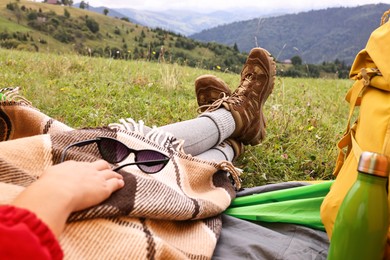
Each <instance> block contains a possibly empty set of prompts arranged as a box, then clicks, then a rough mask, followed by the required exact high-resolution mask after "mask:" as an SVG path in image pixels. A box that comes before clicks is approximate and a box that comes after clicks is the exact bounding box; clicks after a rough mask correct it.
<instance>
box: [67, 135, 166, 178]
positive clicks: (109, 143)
mask: <svg viewBox="0 0 390 260" xmlns="http://www.w3.org/2000/svg"><path fill="white" fill-rule="evenodd" d="M92 143H96V144H97V146H98V149H99V152H100V155H101V156H102V158H103V159H104V160H106V161H107V162H109V163H119V162H121V161H123V160H124V159H125V158H126V157H127V156H129V155H130V154H131V153H133V154H134V162H132V163H127V164H123V165H119V166H116V167H114V168H113V169H112V170H113V171H118V170H120V169H122V168H123V167H126V166H129V165H137V167H138V168H139V169H140V170H141V171H143V172H145V173H156V172H159V171H161V170H162V169H163V168H164V167H165V165H166V164H167V163H168V161H169V157H167V156H166V155H164V154H162V153H160V152H158V151H155V150H135V149H131V148H130V147H128V146H127V145H125V144H124V143H122V142H120V141H118V140H116V139H114V138H110V137H97V138H95V139H90V140H85V141H81V142H77V143H73V144H70V145H68V146H66V147H65V148H64V150H63V151H62V155H61V161H60V162H63V161H65V157H66V153H67V151H68V150H69V149H70V148H72V147H74V146H77V147H82V146H85V145H89V144H92Z"/></svg>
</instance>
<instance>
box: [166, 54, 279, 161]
mask: <svg viewBox="0 0 390 260" xmlns="http://www.w3.org/2000/svg"><path fill="white" fill-rule="evenodd" d="M275 73H276V72H275V63H274V61H273V60H272V58H271V57H270V54H269V53H268V52H267V51H266V50H264V49H261V48H255V49H253V50H252V51H251V53H250V54H249V56H248V59H247V61H246V63H245V65H244V67H243V70H242V72H241V82H240V85H239V86H238V88H237V89H236V90H235V91H234V93H233V94H232V95H231V96H227V94H226V93H228V91H226V93H225V92H224V91H222V92H223V94H224V95H221V96H220V98H219V99H217V100H215V92H213V90H215V91H221V89H224V86H221V85H220V87H213V86H212V85H211V86H210V87H207V86H206V87H204V88H203V87H202V88H198V89H196V94H197V99H198V104H199V97H200V96H202V98H204V96H203V94H206V99H207V98H209V102H207V100H206V101H205V102H206V104H207V103H209V104H210V103H212V104H210V107H209V108H208V109H206V110H205V112H204V113H202V114H201V115H200V116H199V117H198V118H195V119H192V120H188V121H183V122H179V123H175V124H171V125H166V126H163V127H160V128H159V129H161V130H163V131H165V132H169V133H171V134H173V136H175V137H176V138H177V139H182V140H184V141H185V142H184V147H183V148H184V151H185V152H186V153H189V154H191V155H193V156H201V157H203V158H204V157H206V158H207V159H211V157H207V154H209V153H210V152H213V151H214V152H215V151H222V150H223V149H217V147H215V146H217V145H218V144H220V143H221V142H222V141H224V140H225V139H227V138H234V139H232V140H234V142H238V143H240V144H241V143H244V144H250V145H257V144H259V143H260V142H261V141H262V140H263V138H264V136H265V118H264V115H263V112H262V108H263V105H264V102H265V101H266V99H267V98H268V96H269V94H270V93H271V92H272V89H273V85H274V78H275ZM207 82H208V83H207V84H211V83H210V82H217V81H207ZM195 85H196V84H195ZM225 87H226V86H225ZM196 88H197V86H196ZM199 89H200V90H201V91H200V92H198V90H199ZM201 92H202V93H201ZM214 100H215V102H212V101H214ZM202 102H203V101H202ZM203 103H204V102H203ZM203 108H204V106H203ZM212 147H215V148H216V149H212V150H211V151H208V150H210V149H211V148H212ZM227 149H229V148H227ZM235 150H236V149H235ZM206 151H207V153H205V152H206ZM203 153H205V154H203ZM201 154H203V155H201ZM223 156H224V157H225V159H227V158H229V155H226V154H224V153H223ZM236 156H237V154H236ZM213 157H215V158H216V156H213ZM221 158H222V157H221Z"/></svg>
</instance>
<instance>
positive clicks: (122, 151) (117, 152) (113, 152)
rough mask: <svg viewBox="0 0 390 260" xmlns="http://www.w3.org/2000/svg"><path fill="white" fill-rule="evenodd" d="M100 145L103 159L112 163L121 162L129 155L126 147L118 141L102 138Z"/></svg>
mask: <svg viewBox="0 0 390 260" xmlns="http://www.w3.org/2000/svg"><path fill="white" fill-rule="evenodd" d="M99 145H100V147H99V148H100V153H101V155H102V157H103V159H104V160H106V161H108V162H110V163H117V162H121V161H123V160H124V159H125V158H126V157H127V156H128V155H129V151H128V149H127V147H126V145H124V144H122V143H121V142H118V141H116V140H113V139H107V138H102V139H100V142H99Z"/></svg>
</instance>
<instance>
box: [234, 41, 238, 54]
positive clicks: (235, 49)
mask: <svg viewBox="0 0 390 260" xmlns="http://www.w3.org/2000/svg"><path fill="white" fill-rule="evenodd" d="M233 50H234V51H235V52H239V50H238V46H237V43H234V46H233Z"/></svg>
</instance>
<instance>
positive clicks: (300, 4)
mask: <svg viewBox="0 0 390 260" xmlns="http://www.w3.org/2000/svg"><path fill="white" fill-rule="evenodd" d="M84 1H85V2H88V3H89V5H91V6H93V7H99V6H105V7H108V8H133V9H141V10H150V11H158V10H160V11H163V10H170V9H179V10H183V9H184V10H193V11H198V12H207V11H210V12H211V11H216V10H224V9H230V8H251V7H257V8H262V9H266V10H265V11H267V12H271V11H275V12H277V11H278V10H286V9H288V10H291V11H292V12H296V11H305V10H317V9H324V8H328V7H354V6H359V5H366V4H378V3H386V4H390V0H382V1H380V0H273V1H270V0H247V1H237V0H187V1H186V0H132V1H128V0H84ZM74 2H76V1H74Z"/></svg>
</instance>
